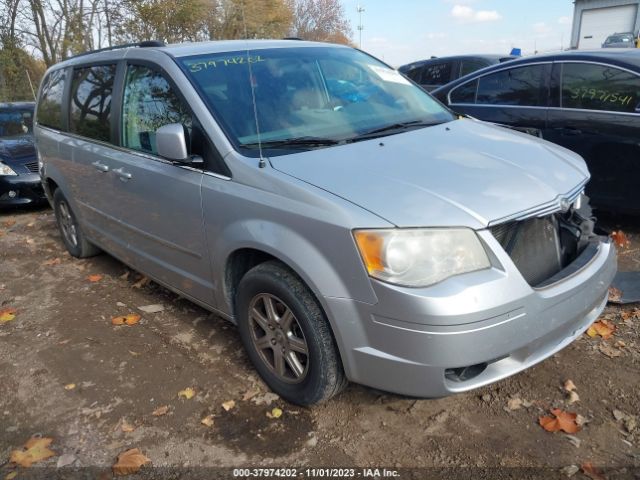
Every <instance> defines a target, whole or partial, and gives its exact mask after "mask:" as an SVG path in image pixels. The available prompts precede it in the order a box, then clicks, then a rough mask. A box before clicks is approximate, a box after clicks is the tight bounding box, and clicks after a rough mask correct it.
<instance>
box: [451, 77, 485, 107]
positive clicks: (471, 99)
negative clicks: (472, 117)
mask: <svg viewBox="0 0 640 480" xmlns="http://www.w3.org/2000/svg"><path fill="white" fill-rule="evenodd" d="M477 89H478V80H474V81H473V82H469V83H465V84H464V85H462V86H460V87H458V88H456V89H454V90H453V91H452V92H451V103H475V102H476V90H477Z"/></svg>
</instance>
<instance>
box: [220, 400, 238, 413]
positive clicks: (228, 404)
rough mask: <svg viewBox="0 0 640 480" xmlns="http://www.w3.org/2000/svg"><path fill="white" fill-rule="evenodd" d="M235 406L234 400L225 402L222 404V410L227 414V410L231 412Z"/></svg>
mask: <svg viewBox="0 0 640 480" xmlns="http://www.w3.org/2000/svg"><path fill="white" fill-rule="evenodd" d="M235 406H236V401H235V400H227V401H226V402H223V403H222V408H224V410H225V411H226V412H228V411H229V410H231V409H232V408H233V407H235Z"/></svg>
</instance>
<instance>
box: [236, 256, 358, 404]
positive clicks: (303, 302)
mask: <svg viewBox="0 0 640 480" xmlns="http://www.w3.org/2000/svg"><path fill="white" fill-rule="evenodd" d="M235 311H236V314H237V321H238V330H239V331H240V337H241V339H242V343H243V344H244V348H245V350H246V352H247V355H248V356H249V358H250V359H251V361H252V363H253V364H254V366H255V368H256V370H257V371H258V373H259V374H260V376H261V377H262V379H263V380H264V381H265V382H266V383H267V385H269V387H270V388H271V389H272V390H273V391H274V392H276V393H277V394H278V395H280V396H281V397H282V398H284V399H285V400H287V401H289V402H291V403H295V404H298V405H312V404H315V403H320V402H322V401H325V400H327V399H329V398H331V397H333V396H334V395H336V394H338V393H339V392H340V391H341V390H343V389H344V387H345V386H346V385H347V380H346V377H345V375H344V370H343V368H342V363H341V361H340V355H339V353H338V349H337V347H336V344H335V341H334V338H333V335H332V333H331V329H330V327H329V323H328V321H327V319H326V317H325V315H324V313H323V311H322V309H321V307H320V305H319V304H318V302H317V300H316V299H315V297H314V296H313V294H312V293H311V291H310V290H309V288H308V287H307V286H306V285H305V284H304V283H303V282H302V281H301V280H300V278H298V276H296V275H295V274H294V273H293V272H292V271H291V270H289V269H288V268H287V267H286V266H284V265H283V264H281V263H280V262H277V261H269V262H265V263H262V264H260V265H258V266H256V267H254V268H253V269H251V270H250V271H249V272H247V274H246V275H245V276H244V277H243V278H242V280H241V281H240V284H239V286H238V293H237V295H236V304H235Z"/></svg>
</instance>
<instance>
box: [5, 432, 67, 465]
mask: <svg viewBox="0 0 640 480" xmlns="http://www.w3.org/2000/svg"><path fill="white" fill-rule="evenodd" d="M51 442H53V438H48V437H31V438H30V439H29V440H28V441H27V443H25V444H24V447H22V450H14V451H13V452H11V457H10V458H9V461H10V462H11V463H15V464H18V465H20V466H21V467H27V468H28V467H30V466H31V465H32V464H33V463H36V462H40V461H42V460H46V459H47V458H50V457H53V456H54V455H55V454H56V453H55V452H54V451H52V450H50V449H49V445H51Z"/></svg>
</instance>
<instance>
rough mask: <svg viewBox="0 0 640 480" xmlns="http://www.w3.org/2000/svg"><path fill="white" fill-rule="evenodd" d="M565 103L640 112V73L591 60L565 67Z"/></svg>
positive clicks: (581, 107) (595, 108)
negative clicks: (596, 63)
mask: <svg viewBox="0 0 640 480" xmlns="http://www.w3.org/2000/svg"><path fill="white" fill-rule="evenodd" d="M562 107H563V108H579V109H584V110H603V111H610V112H627V113H637V112H640V77H638V76H637V75H634V74H633V73H630V72H625V71H624V70H619V69H617V68H614V67H608V66H604V65H592V64H588V63H565V64H563V67H562Z"/></svg>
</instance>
